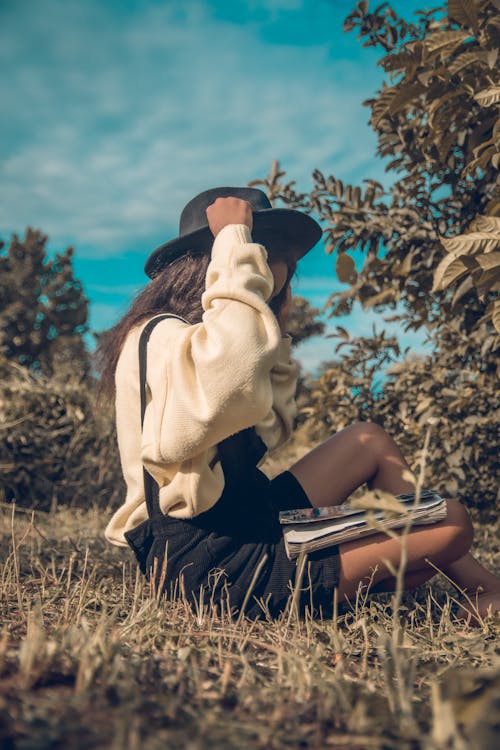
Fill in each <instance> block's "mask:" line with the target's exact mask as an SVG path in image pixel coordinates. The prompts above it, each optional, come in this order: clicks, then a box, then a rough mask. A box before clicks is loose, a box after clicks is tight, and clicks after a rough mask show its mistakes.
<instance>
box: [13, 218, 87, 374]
mask: <svg viewBox="0 0 500 750" xmlns="http://www.w3.org/2000/svg"><path fill="white" fill-rule="evenodd" d="M46 243H47V237H46V236H44V235H43V234H42V233H41V232H39V231H35V230H32V229H30V228H28V229H27V230H26V235H25V238H24V240H22V241H21V240H20V239H19V237H18V236H17V235H15V234H14V235H13V237H12V241H11V243H10V246H9V247H8V249H7V250H5V249H3V248H4V246H3V244H2V245H0V355H2V357H3V358H4V359H7V360H9V361H11V362H17V363H18V364H20V365H23V366H24V367H26V368H28V369H29V370H31V371H33V372H35V373H43V374H45V375H53V374H55V373H57V372H61V371H62V372H67V370H68V367H69V366H70V367H71V370H72V371H73V372H74V373H75V372H76V373H78V375H79V376H81V377H85V376H86V375H87V374H88V372H89V368H90V359H89V354H88V352H87V349H86V347H85V342H84V335H85V333H87V331H88V325H87V318H88V301H87V299H86V297H85V295H84V293H83V289H82V285H81V283H80V281H78V280H77V279H75V276H74V271H73V266H72V258H73V249H72V248H68V249H67V250H66V251H65V252H64V253H58V254H56V255H55V257H53V258H48V257H47V252H46Z"/></svg>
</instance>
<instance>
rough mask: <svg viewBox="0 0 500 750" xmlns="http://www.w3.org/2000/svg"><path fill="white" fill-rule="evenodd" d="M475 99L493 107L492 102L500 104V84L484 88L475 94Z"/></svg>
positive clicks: (483, 104)
mask: <svg viewBox="0 0 500 750" xmlns="http://www.w3.org/2000/svg"><path fill="white" fill-rule="evenodd" d="M474 99H475V100H476V102H478V103H479V104H480V105H481V106H482V107H491V106H492V104H498V102H500V86H491V87H490V88H489V89H484V90H483V91H479V92H478V93H477V94H474Z"/></svg>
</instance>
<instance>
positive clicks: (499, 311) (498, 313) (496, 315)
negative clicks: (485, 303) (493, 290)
mask: <svg viewBox="0 0 500 750" xmlns="http://www.w3.org/2000/svg"><path fill="white" fill-rule="evenodd" d="M491 319H492V321H493V325H494V326H495V328H496V330H497V331H498V333H500V300H499V299H496V300H495V301H494V303H493V313H492V316H491Z"/></svg>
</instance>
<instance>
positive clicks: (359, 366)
mask: <svg viewBox="0 0 500 750" xmlns="http://www.w3.org/2000/svg"><path fill="white" fill-rule="evenodd" d="M482 325H483V327H486V324H484V323H483V324H482ZM337 331H338V335H339V336H340V337H341V338H342V341H341V342H340V344H338V346H337V347H336V351H341V350H342V351H343V354H342V356H341V357H339V359H338V360H336V361H335V362H330V363H328V364H327V365H326V366H325V371H324V372H323V373H322V374H321V376H320V377H319V378H318V379H317V380H316V381H314V382H312V383H308V384H306V388H304V389H303V390H302V392H301V396H300V400H299V404H300V407H301V420H302V421H303V422H304V424H303V427H302V428H301V433H302V439H304V435H305V436H306V439H307V441H308V442H310V441H314V442H316V441H319V440H323V439H325V438H326V437H328V436H329V435H330V434H331V433H332V432H335V431H336V430H338V429H342V428H343V427H345V426H347V425H348V424H351V423H353V422H357V421H373V422H376V423H378V424H380V425H381V426H382V427H383V428H384V429H385V431H386V432H387V433H388V434H389V435H391V436H392V437H393V438H394V439H395V440H396V442H397V444H398V445H399V447H400V448H401V450H402V452H403V454H404V455H405V457H406V459H407V460H408V463H409V464H410V467H411V469H412V470H413V471H415V470H416V468H417V467H418V465H419V461H420V457H421V448H422V445H423V442H424V437H425V432H426V429H427V427H428V425H431V426H432V431H431V447H430V455H429V457H428V460H427V465H426V479H425V485H426V486H429V487H432V488H434V489H436V490H437V491H438V492H441V493H443V496H445V497H456V498H458V499H459V500H461V501H462V502H463V503H464V504H465V505H467V506H469V507H472V506H475V507H476V508H478V509H480V510H481V511H482V515H483V518H487V517H495V516H496V511H495V505H496V504H498V502H499V501H500V491H499V487H498V477H497V472H496V467H497V465H498V424H500V393H499V392H498V389H495V388H492V382H498V376H499V375H500V362H498V360H497V362H496V366H495V368H494V370H493V371H492V370H491V369H489V366H488V363H490V364H491V360H490V359H489V358H488V357H487V356H485V367H483V368H479V369H478V368H477V367H476V365H475V361H474V360H472V362H469V363H468V364H467V360H466V358H465V357H464V354H463V352H467V351H468V350H469V349H474V348H476V347H477V348H480V347H481V343H482V342H483V344H482V345H483V346H484V342H486V343H489V345H494V343H495V336H494V334H492V333H490V334H489V337H485V333H484V330H483V329H482V328H481V327H480V328H479V329H478V330H476V331H474V332H473V333H472V334H471V335H470V336H467V335H466V334H464V333H463V331H461V329H460V328H459V327H458V324H457V323H456V322H452V323H449V324H446V325H443V326H442V327H441V329H440V339H441V340H440V341H438V342H437V344H438V346H439V351H438V352H435V353H434V354H432V355H429V356H428V357H420V356H411V354H409V352H408V350H407V351H406V352H405V353H406V355H407V356H406V359H405V360H403V361H397V357H398V355H399V346H398V344H397V341H396V340H395V338H394V337H387V336H386V334H385V332H383V331H382V332H381V333H379V334H376V333H374V335H373V336H372V337H359V338H354V339H350V338H349V335H348V333H347V332H346V331H345V329H342V328H340V327H337ZM346 349H347V351H345V350H346ZM391 363H392V364H391ZM388 364H390V367H389V369H388V373H387V374H388V377H387V380H386V381H385V382H384V383H383V387H382V388H381V387H380V382H379V380H378V378H379V372H380V369H381V368H382V367H387V365H388Z"/></svg>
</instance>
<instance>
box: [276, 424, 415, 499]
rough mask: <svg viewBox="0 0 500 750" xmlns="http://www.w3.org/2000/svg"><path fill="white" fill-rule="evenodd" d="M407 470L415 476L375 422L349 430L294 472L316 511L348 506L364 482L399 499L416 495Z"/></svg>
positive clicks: (314, 452) (315, 451)
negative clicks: (345, 504)
mask: <svg viewBox="0 0 500 750" xmlns="http://www.w3.org/2000/svg"><path fill="white" fill-rule="evenodd" d="M405 470H406V471H409V472H410V473H411V470H410V467H409V466H408V464H407V463H406V461H405V459H404V457H403V454H402V453H401V451H400V450H399V448H398V446H397V445H396V443H395V442H394V440H392V438H390V437H389V435H387V433H386V432H384V430H383V429H382V428H381V427H379V425H377V424H374V423H373V422H356V423H355V424H352V425H349V427H345V428H344V429H343V430H340V432H337V433H336V434H335V435H333V436H332V437H331V438H329V439H328V440H326V441H325V442H324V443H322V444H321V445H318V446H317V447H316V448H314V449H313V450H312V451H310V453H308V454H307V455H306V456H304V457H303V458H301V459H300V460H299V461H297V463H295V464H294V465H293V466H292V467H291V468H290V471H291V473H292V474H293V475H294V476H295V477H296V478H297V479H298V481H299V482H300V484H301V485H302V487H303V488H304V490H305V491H306V494H307V496H308V498H309V500H310V501H311V503H312V505H314V506H316V507H321V506H325V505H338V504H339V503H342V502H344V501H345V500H346V499H347V498H348V497H349V495H351V494H352V493H353V492H354V490H355V489H356V488H357V487H359V486H360V485H362V484H363V483H364V482H367V483H368V487H369V489H374V488H375V487H378V488H379V489H382V490H386V491H387V492H392V493H393V494H395V495H398V494H400V493H402V492H414V490H415V487H414V485H413V484H411V483H410V482H407V481H406V480H404V479H403V478H402V474H403V471H405Z"/></svg>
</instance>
